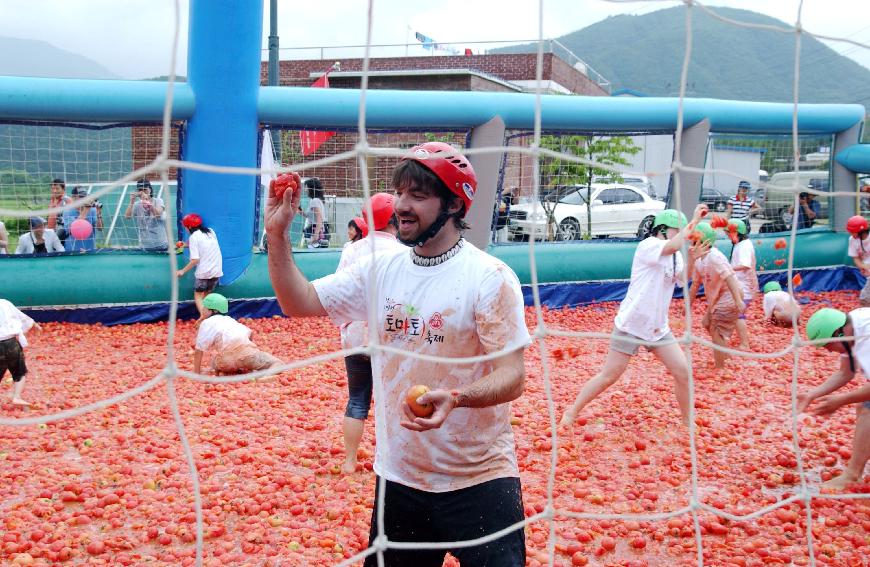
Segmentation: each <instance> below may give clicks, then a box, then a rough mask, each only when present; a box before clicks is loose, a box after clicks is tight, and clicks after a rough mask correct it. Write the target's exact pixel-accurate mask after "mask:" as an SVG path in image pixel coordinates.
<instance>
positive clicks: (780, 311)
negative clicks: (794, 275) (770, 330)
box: [762, 282, 801, 327]
mask: <svg viewBox="0 0 870 567" xmlns="http://www.w3.org/2000/svg"><path fill="white" fill-rule="evenodd" d="M762 309H763V310H764V318H765V319H766V320H768V321H770V322H771V323H773V324H774V325H779V326H780V327H791V326H792V325H793V324H794V322H795V321H797V320H799V319H800V316H801V307H800V305H798V304H797V302H796V301H795V300H794V299H792V297H791V296H790V295H789V294H788V292H786V291H783V290H782V286H781V285H779V282H767V283H766V284H764V303H763V304H762Z"/></svg>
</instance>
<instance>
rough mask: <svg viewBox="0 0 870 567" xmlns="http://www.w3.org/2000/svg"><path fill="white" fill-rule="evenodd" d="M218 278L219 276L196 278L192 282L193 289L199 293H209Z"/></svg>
mask: <svg viewBox="0 0 870 567" xmlns="http://www.w3.org/2000/svg"><path fill="white" fill-rule="evenodd" d="M218 280H220V278H209V279H207V280H201V279H199V278H196V279H195V280H194V282H193V291H198V292H200V293H211V292H212V291H214V288H216V287H217V285H218Z"/></svg>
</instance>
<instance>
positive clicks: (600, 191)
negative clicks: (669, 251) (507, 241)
mask: <svg viewBox="0 0 870 567" xmlns="http://www.w3.org/2000/svg"><path fill="white" fill-rule="evenodd" d="M586 195H587V188H586V187H585V186H579V185H578V186H576V188H570V189H569V190H568V192H564V191H563V192H562V196H561V198H559V199H558V201H555V202H553V200H554V197H548V198H545V200H544V202H543V203H541V202H539V203H520V204H518V205H514V206H512V207H511V209H510V212H509V213H508V214H509V222H508V233H509V234H510V237H511V240H527V239H528V238H529V237H530V236H531V235H532V234H534V236H535V238H536V239H537V240H544V239H546V238H547V233H548V231H547V226H548V222H547V217H548V216H551V217H552V218H551V222H550V223H549V226H550V231H549V232H550V236H551V237H552V238H554V239H556V240H578V239H580V238H583V236H584V235H585V234H587V233H588V232H589V228H588V227H589V224H588V220H589V215H588V211H589V207H587V205H586ZM591 195H592V232H591V235H590V236H592V237H608V236H610V237H617V236H621V237H626V236H628V237H634V236H637V237H638V238H644V237H646V236H647V234H648V233H649V230H650V229H651V228H652V222H653V217H655V215H656V213H658V212H659V211H661V210H663V209H664V208H665V204H664V203H663V202H662V201H657V200H655V199H652V198H650V197H649V195H646V194H644V193H643V192H642V191H640V190H638V189H637V188H636V187H632V186H630V185H623V184H615V183H614V184H599V183H593V184H592V190H591ZM547 208H549V209H550V215H548V214H547V210H546V209H547Z"/></svg>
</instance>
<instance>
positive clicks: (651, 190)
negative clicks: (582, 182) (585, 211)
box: [592, 174, 656, 199]
mask: <svg viewBox="0 0 870 567" xmlns="http://www.w3.org/2000/svg"><path fill="white" fill-rule="evenodd" d="M592 182H593V183H602V184H605V183H621V184H622V185H631V186H632V187H637V188H638V189H640V190H641V191H643V192H644V193H646V194H647V195H649V196H650V197H652V198H653V199H655V198H656V191H655V187H653V184H652V183H651V182H650V180H649V177H647V176H646V175H630V174H625V175H622V174H621V175H620V176H619V178H618V179H617V178H615V177H604V176H598V175H596V176H594V177H593V178H592Z"/></svg>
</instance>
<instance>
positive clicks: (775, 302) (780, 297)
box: [761, 290, 791, 319]
mask: <svg viewBox="0 0 870 567" xmlns="http://www.w3.org/2000/svg"><path fill="white" fill-rule="evenodd" d="M788 305H791V296H789V294H788V292H786V291H781V290H780V291H768V292H767V293H765V294H764V303H763V304H762V306H761V307H762V309H764V318H765V319H770V318H771V317H772V316H773V310H774V309H776V308H777V307H787V306H788Z"/></svg>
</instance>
